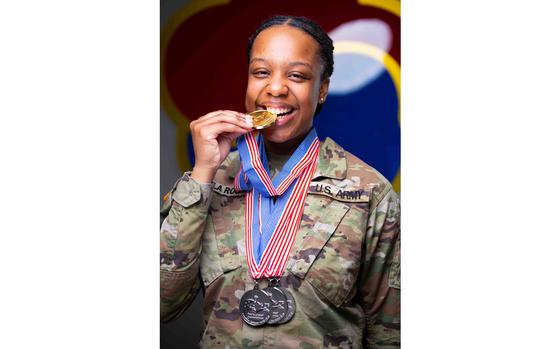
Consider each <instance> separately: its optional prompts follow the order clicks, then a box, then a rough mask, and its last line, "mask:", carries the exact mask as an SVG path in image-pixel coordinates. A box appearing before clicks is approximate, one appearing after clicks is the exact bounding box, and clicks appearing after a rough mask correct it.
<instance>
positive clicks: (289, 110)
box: [257, 106, 295, 119]
mask: <svg viewBox="0 0 560 349" xmlns="http://www.w3.org/2000/svg"><path fill="white" fill-rule="evenodd" d="M257 109H260V110H265V109H266V110H267V111H269V112H271V113H274V114H276V116H277V117H278V119H282V118H283V117H284V116H286V115H289V114H291V113H293V112H294V110H295V109H294V108H292V107H289V108H276V107H269V106H259V107H258V108H257Z"/></svg>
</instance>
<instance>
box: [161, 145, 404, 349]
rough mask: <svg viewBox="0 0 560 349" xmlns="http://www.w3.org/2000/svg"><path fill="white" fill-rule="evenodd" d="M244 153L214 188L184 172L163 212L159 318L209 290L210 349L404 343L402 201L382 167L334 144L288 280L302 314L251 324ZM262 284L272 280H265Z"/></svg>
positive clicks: (314, 185)
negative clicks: (245, 302) (236, 181)
mask: <svg viewBox="0 0 560 349" xmlns="http://www.w3.org/2000/svg"><path fill="white" fill-rule="evenodd" d="M239 166H240V165H239V154H238V153H237V152H232V153H230V154H229V155H228V157H227V159H226V160H225V161H224V163H223V164H222V165H221V166H220V168H219V170H218V172H217V174H216V177H215V180H214V183H212V184H206V185H200V184H198V183H197V182H196V181H194V180H192V179H190V178H189V176H188V174H185V175H184V176H183V177H182V178H181V179H180V180H179V181H177V183H176V184H175V186H174V187H173V189H172V191H171V192H170V193H171V195H168V196H169V197H168V198H167V200H166V201H165V203H164V205H163V208H162V211H161V213H162V218H164V220H163V223H162V226H161V245H160V247H161V261H160V262H161V281H160V282H161V283H160V287H161V291H160V292H161V293H160V296H161V319H162V321H164V322H165V321H169V320H171V319H173V318H175V317H177V316H178V315H180V314H181V313H182V312H183V310H184V309H185V308H186V307H188V305H189V304H190V303H191V302H192V300H193V299H194V297H195V296H196V294H197V293H198V291H199V289H200V288H201V287H202V291H203V294H204V306H203V312H204V324H203V333H202V338H201V342H200V345H201V347H203V348H232V349H233V348H331V347H335V348H362V347H365V348H398V347H400V205H399V198H398V196H397V194H395V192H394V191H393V190H392V187H391V185H390V183H389V182H388V181H387V180H386V179H385V178H384V177H383V176H382V175H381V174H379V173H378V172H377V171H376V170H374V169H373V168H371V167H370V166H368V165H367V164H365V163H364V162H362V161H361V160H359V159H358V158H356V157H355V156H353V155H351V154H349V153H347V152H345V151H344V150H343V149H342V148H341V147H340V146H339V145H337V144H336V143H335V142H334V141H332V140H331V139H329V138H327V139H326V140H325V142H323V143H322V145H321V150H320V154H319V160H318V163H317V166H316V169H315V173H314V176H313V179H312V182H311V185H310V188H309V194H308V195H307V198H306V202H305V207H304V212H303V216H302V219H301V224H300V230H299V232H298V235H297V237H296V241H295V243H294V246H293V247H292V250H291V254H290V258H289V259H288V262H287V265H286V268H285V271H284V274H283V277H282V279H281V281H280V284H281V286H282V287H285V288H287V289H288V290H289V291H290V292H291V293H292V294H293V296H294V298H295V301H296V313H295V315H294V317H293V318H292V320H291V321H289V322H288V323H285V324H282V325H273V326H270V325H269V326H264V327H258V328H254V327H251V326H249V325H246V324H245V323H244V322H243V320H242V318H241V316H240V313H239V301H240V299H241V296H242V295H243V293H244V292H245V291H246V290H250V289H252V288H253V286H254V281H253V279H252V278H251V277H250V275H249V272H248V270H247V263H246V257H245V248H244V243H243V239H244V209H245V202H244V193H242V192H241V193H237V192H235V191H234V190H233V177H234V176H235V174H236V173H237V170H238V169H239ZM260 286H261V288H263V287H266V282H265V281H264V280H261V282H260Z"/></svg>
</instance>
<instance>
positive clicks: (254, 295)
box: [239, 287, 271, 326]
mask: <svg viewBox="0 0 560 349" xmlns="http://www.w3.org/2000/svg"><path fill="white" fill-rule="evenodd" d="M270 303H271V300H270V297H269V296H268V295H267V294H266V293H265V292H263V291H262V290H259V289H258V287H255V289H254V290H249V291H247V292H245V293H244V294H243V296H242V297H241V302H240V305H239V310H240V311H241V317H242V318H243V321H245V322H246V323H247V324H249V325H251V326H262V325H264V324H266V323H267V321H268V319H270Z"/></svg>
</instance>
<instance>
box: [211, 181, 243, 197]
mask: <svg viewBox="0 0 560 349" xmlns="http://www.w3.org/2000/svg"><path fill="white" fill-rule="evenodd" d="M212 189H213V190H214V192H216V193H218V194H220V195H224V196H243V195H245V192H244V191H235V188H234V187H233V186H230V185H225V184H221V183H214V188H212Z"/></svg>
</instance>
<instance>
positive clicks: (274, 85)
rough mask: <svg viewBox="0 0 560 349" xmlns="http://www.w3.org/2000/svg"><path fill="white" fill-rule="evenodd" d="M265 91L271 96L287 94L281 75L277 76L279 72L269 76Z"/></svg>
mask: <svg viewBox="0 0 560 349" xmlns="http://www.w3.org/2000/svg"><path fill="white" fill-rule="evenodd" d="M267 93H268V94H269V95H271V96H273V97H281V96H286V95H288V85H287V84H286V81H284V79H283V77H282V76H279V74H276V75H275V76H271V78H270V81H269V83H268V85H267Z"/></svg>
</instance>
